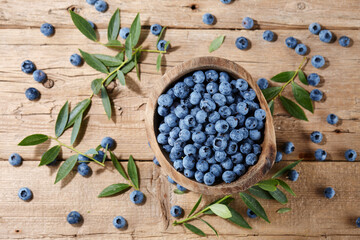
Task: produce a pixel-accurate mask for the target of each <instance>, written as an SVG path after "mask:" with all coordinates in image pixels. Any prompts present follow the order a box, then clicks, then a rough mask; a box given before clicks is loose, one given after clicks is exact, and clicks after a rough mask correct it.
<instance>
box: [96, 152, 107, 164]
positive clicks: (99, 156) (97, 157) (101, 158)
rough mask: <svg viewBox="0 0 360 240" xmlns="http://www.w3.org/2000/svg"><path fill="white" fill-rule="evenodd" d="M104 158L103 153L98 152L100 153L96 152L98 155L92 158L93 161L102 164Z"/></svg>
mask: <svg viewBox="0 0 360 240" xmlns="http://www.w3.org/2000/svg"><path fill="white" fill-rule="evenodd" d="M104 156H105V153H104V152H103V151H101V150H100V151H98V154H96V155H95V156H94V159H95V160H96V161H98V162H102V161H103V158H104Z"/></svg>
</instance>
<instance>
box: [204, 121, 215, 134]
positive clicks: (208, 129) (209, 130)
mask: <svg viewBox="0 0 360 240" xmlns="http://www.w3.org/2000/svg"><path fill="white" fill-rule="evenodd" d="M205 133H206V134H207V135H213V134H216V130H215V124H213V123H208V124H207V125H206V126H205Z"/></svg>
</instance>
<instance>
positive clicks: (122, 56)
mask: <svg viewBox="0 0 360 240" xmlns="http://www.w3.org/2000/svg"><path fill="white" fill-rule="evenodd" d="M124 53H125V50H122V51H121V52H119V53H118V54H116V56H115V57H116V58H117V59H119V60H121V61H122V62H123V61H124Z"/></svg>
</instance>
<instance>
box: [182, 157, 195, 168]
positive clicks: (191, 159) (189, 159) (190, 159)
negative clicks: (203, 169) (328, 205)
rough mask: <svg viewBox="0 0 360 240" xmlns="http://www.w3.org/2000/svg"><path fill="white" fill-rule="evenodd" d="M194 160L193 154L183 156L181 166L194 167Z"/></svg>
mask: <svg viewBox="0 0 360 240" xmlns="http://www.w3.org/2000/svg"><path fill="white" fill-rule="evenodd" d="M195 165H196V160H195V158H194V157H193V156H185V157H184V159H183V166H184V168H185V169H189V170H192V169H194V168H195Z"/></svg>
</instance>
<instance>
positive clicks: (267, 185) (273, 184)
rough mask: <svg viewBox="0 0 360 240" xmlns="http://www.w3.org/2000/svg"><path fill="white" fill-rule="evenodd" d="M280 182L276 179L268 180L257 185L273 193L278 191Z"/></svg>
mask: <svg viewBox="0 0 360 240" xmlns="http://www.w3.org/2000/svg"><path fill="white" fill-rule="evenodd" d="M278 184H279V182H278V181H277V180H275V179H268V180H264V181H260V182H258V183H257V184H256V185H257V186H259V187H260V188H262V189H264V190H265V191H268V192H273V191H275V190H276V189H277V185H278Z"/></svg>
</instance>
